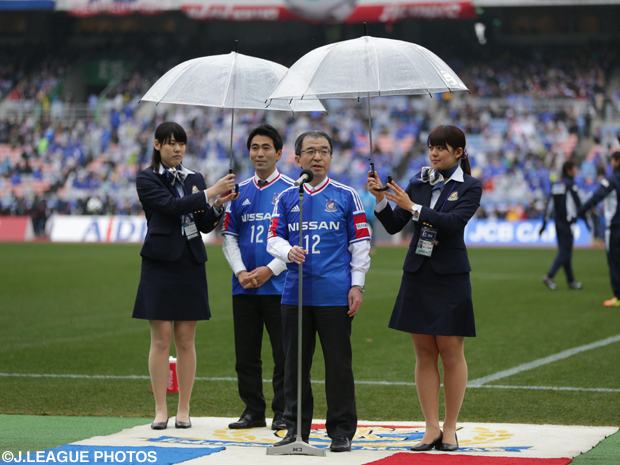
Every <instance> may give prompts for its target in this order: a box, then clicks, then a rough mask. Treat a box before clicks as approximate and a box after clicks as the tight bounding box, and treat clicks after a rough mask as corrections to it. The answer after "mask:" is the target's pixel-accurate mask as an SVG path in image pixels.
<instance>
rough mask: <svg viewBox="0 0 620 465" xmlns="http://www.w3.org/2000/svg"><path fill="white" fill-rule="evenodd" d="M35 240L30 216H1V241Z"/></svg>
mask: <svg viewBox="0 0 620 465" xmlns="http://www.w3.org/2000/svg"><path fill="white" fill-rule="evenodd" d="M33 239H34V229H33V228H32V220H31V219H30V217H29V216H0V241H3V242H4V241H6V242H13V241H15V242H24V241H31V240H33Z"/></svg>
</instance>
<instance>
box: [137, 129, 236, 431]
mask: <svg viewBox="0 0 620 465" xmlns="http://www.w3.org/2000/svg"><path fill="white" fill-rule="evenodd" d="M186 143H187V135H186V133H185V131H184V130H183V128H182V127H181V126H179V125H178V124H177V123H171V122H168V123H162V124H160V125H159V126H158V127H157V129H156V130H155V141H154V147H153V156H152V161H151V165H150V166H149V167H148V168H146V169H145V170H142V171H140V172H139V173H138V175H137V177H136V187H137V190H138V197H139V198H140V202H142V207H143V208H144V212H145V214H146V221H147V232H146V238H145V239H144V246H143V247H142V250H141V252H140V255H142V271H141V273H140V284H139V286H138V293H137V296H136V302H135V306H134V310H133V317H134V318H140V319H145V320H149V323H150V328H151V347H150V351H149V372H150V374H151V383H152V386H153V395H154V396H155V419H154V421H153V423H152V424H151V428H153V429H158V430H161V429H165V428H166V427H167V425H168V409H167V406H166V390H167V382H168V372H169V363H168V356H169V352H170V345H171V342H172V340H173V338H174V344H175V347H176V352H177V378H178V383H179V405H178V410H177V415H176V419H175V427H176V428H190V427H191V421H190V418H189V403H190V397H191V394H192V388H193V385H194V377H195V374H196V350H195V348H194V336H195V333H196V323H197V321H199V320H208V319H209V318H210V317H211V311H210V309H209V296H208V291H207V275H206V272H205V262H206V261H207V253H206V250H205V247H204V243H203V242H202V237H201V235H200V232H203V233H208V232H211V231H212V230H213V229H214V228H215V226H216V225H217V224H218V223H219V221H220V218H221V217H222V213H223V211H224V209H223V208H222V206H223V205H224V203H226V202H228V201H229V200H233V199H234V198H235V196H236V194H235V193H234V191H233V192H232V193H231V190H232V189H234V186H235V176H234V175H233V174H229V175H227V176H225V177H223V178H221V179H220V180H219V181H217V182H216V183H215V185H214V186H212V187H210V188H208V189H207V186H206V184H205V180H204V178H203V176H202V175H201V174H200V173H196V172H194V171H192V170H190V169H188V168H186V167H185V166H184V165H182V163H181V162H182V161H183V156H184V155H185V145H186ZM210 199H215V201H214V202H213V206H211V205H210V202H209V201H210Z"/></svg>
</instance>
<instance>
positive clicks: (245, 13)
mask: <svg viewBox="0 0 620 465" xmlns="http://www.w3.org/2000/svg"><path fill="white" fill-rule="evenodd" d="M180 1H181V10H183V11H184V12H185V13H186V14H187V15H188V16H189V17H190V18H192V19H196V20H202V21H215V20H219V21H291V20H303V21H312V22H324V23H362V22H370V23H377V22H381V23H393V22H397V21H402V20H404V19H409V18H424V19H437V18H441V19H469V18H475V17H476V16H477V14H476V11H475V8H474V5H473V3H472V2H471V1H449V0H447V1H446V0H423V1H419V2H411V1H408V2H407V1H402V0H400V1H399V0H391V1H390V0H384V1H379V0H234V1H224V0H180Z"/></svg>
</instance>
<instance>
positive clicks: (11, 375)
mask: <svg viewBox="0 0 620 465" xmlns="http://www.w3.org/2000/svg"><path fill="white" fill-rule="evenodd" d="M0 377H6V378H70V379H129V380H133V379H140V380H150V379H151V378H150V377H149V376H139V375H127V376H114V375H71V374H51V373H50V374H31V373H0ZM196 381H231V382H232V381H234V382H237V378H200V377H197V378H196ZM263 382H264V383H271V380H270V379H264V380H263ZM311 383H313V384H325V381H323V380H316V379H313V380H311ZM355 384H365V385H371V386H415V383H408V382H405V381H355ZM442 386H443V385H442ZM467 387H471V388H486V389H532V390H539V391H584V392H620V389H608V388H579V387H561V386H498V385H489V386H467Z"/></svg>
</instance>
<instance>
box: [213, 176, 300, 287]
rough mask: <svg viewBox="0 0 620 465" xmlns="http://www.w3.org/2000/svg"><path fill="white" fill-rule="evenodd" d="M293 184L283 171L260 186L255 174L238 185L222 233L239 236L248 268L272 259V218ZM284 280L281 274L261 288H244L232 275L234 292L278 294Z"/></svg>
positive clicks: (242, 253) (283, 274)
mask: <svg viewBox="0 0 620 465" xmlns="http://www.w3.org/2000/svg"><path fill="white" fill-rule="evenodd" d="M292 185H293V180H292V179H290V178H289V177H287V176H284V175H282V174H279V175H278V177H276V178H275V179H274V180H272V181H271V182H270V183H269V184H266V185H264V186H260V187H259V186H258V184H257V183H256V181H255V179H254V177H252V178H250V179H247V180H245V181H244V182H242V183H241V184H239V197H238V198H237V199H236V200H233V201H232V202H230V203H229V204H228V207H227V208H226V216H225V218H224V225H223V226H222V234H224V235H226V234H228V235H231V236H235V237H237V240H238V243H239V249H240V251H241V258H242V259H243V263H244V265H245V267H246V269H248V270H254V269H255V268H258V267H259V266H265V265H267V264H268V263H270V262H271V261H272V260H273V257H272V256H271V255H270V254H269V253H267V233H268V231H269V221H270V220H271V214H272V213H273V210H274V206H275V204H276V201H277V199H278V196H279V195H280V194H281V193H282V192H283V191H284V190H286V189H288V188H289V187H291V186H292ZM284 279H285V273H281V274H279V275H278V276H272V277H271V279H268V280H267V281H266V282H265V284H263V285H262V286H260V287H258V288H251V289H244V288H243V286H241V284H239V279H237V277H236V276H235V275H234V274H233V278H232V293H233V295H235V294H260V295H273V294H278V295H279V294H282V288H283V285H284Z"/></svg>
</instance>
